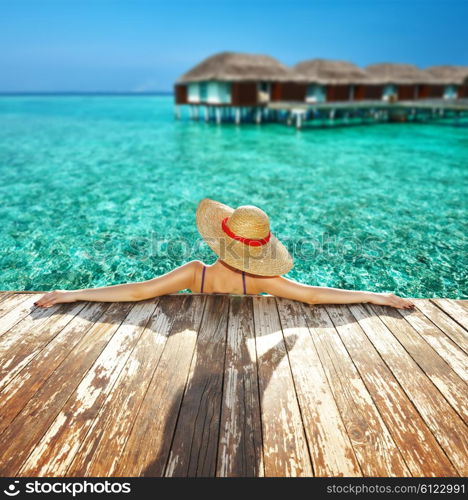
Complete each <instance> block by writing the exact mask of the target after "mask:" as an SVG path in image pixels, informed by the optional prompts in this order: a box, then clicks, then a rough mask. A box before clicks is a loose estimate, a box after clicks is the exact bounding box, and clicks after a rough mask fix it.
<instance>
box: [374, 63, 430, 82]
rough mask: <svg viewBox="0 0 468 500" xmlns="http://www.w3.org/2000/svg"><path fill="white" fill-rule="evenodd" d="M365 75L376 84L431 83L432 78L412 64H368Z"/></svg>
mask: <svg viewBox="0 0 468 500" xmlns="http://www.w3.org/2000/svg"><path fill="white" fill-rule="evenodd" d="M365 71H366V73H367V74H368V75H369V76H370V77H371V78H372V79H373V80H374V81H375V82H376V83H396V84H398V83H400V84H405V83H407V84H411V83H431V82H432V81H433V78H432V76H431V75H430V74H428V73H425V72H424V71H423V70H421V69H419V68H418V67H417V66H415V65H414V64H400V63H378V64H369V66H366V68H365Z"/></svg>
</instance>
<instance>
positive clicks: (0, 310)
mask: <svg viewBox="0 0 468 500" xmlns="http://www.w3.org/2000/svg"><path fill="white" fill-rule="evenodd" d="M28 297H29V295H26V294H18V293H10V294H7V295H4V296H3V297H2V301H1V302H0V328H1V327H2V317H3V316H5V314H7V313H9V312H10V311H12V310H13V309H15V307H17V306H18V305H19V304H21V302H24V301H25V300H26V299H27V298H28ZM2 331H3V333H4V332H5V331H6V330H0V335H1V333H2Z"/></svg>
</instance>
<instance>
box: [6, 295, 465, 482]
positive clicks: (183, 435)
mask: <svg viewBox="0 0 468 500" xmlns="http://www.w3.org/2000/svg"><path fill="white" fill-rule="evenodd" d="M36 299H37V294H35V293H21V292H0V360H1V361H0V373H1V374H0V450H1V451H0V475H1V476H29V477H30V476H80V477H90V476H101V477H102V476H114V477H121V476H125V477H129V476H379V477H381V476H400V477H407V476H420V477H421V476H423V477H429V476H459V475H460V476H466V475H467V473H468V431H467V426H466V424H467V421H468V398H467V396H466V395H467V386H466V382H467V378H468V376H467V374H468V371H467V359H468V358H467V353H468V331H467V328H468V301H455V300H449V299H430V300H429V299H412V300H414V302H415V303H416V305H417V308H416V309H415V310H413V311H408V310H397V309H392V308H388V307H378V306H373V305H369V304H355V305H349V306H346V305H326V306H323V305H320V306H309V305H306V304H301V303H299V302H294V301H289V300H284V299H276V298H274V297H271V296H265V297H242V296H206V295H198V294H177V295H168V296H164V297H158V298H154V299H150V300H145V301H142V302H123V303H102V302H101V303H96V302H77V303H73V304H58V305H55V306H53V307H51V308H48V309H42V308H35V307H34V306H33V302H34V301H35V300H36Z"/></svg>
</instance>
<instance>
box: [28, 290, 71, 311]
mask: <svg viewBox="0 0 468 500" xmlns="http://www.w3.org/2000/svg"><path fill="white" fill-rule="evenodd" d="M65 302H76V297H75V295H74V294H73V290H54V291H52V292H48V293H46V294H45V295H43V296H42V297H41V298H40V299H39V300H37V301H36V302H34V305H35V306H38V307H51V306H53V305H54V304H62V303H65Z"/></svg>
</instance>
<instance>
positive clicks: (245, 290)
mask: <svg viewBox="0 0 468 500" xmlns="http://www.w3.org/2000/svg"><path fill="white" fill-rule="evenodd" d="M205 271H206V266H203V271H202V279H201V289H200V293H203V287H204V286H205ZM242 286H243V288H244V295H247V288H246V286H245V271H242Z"/></svg>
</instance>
